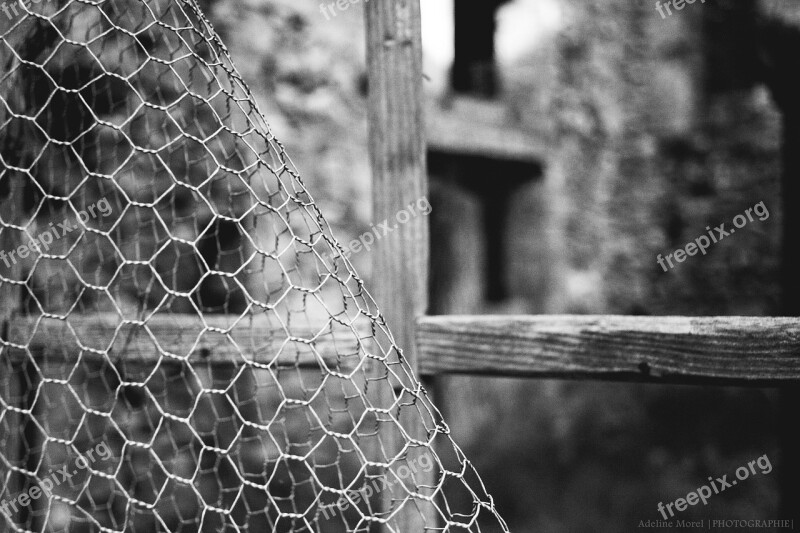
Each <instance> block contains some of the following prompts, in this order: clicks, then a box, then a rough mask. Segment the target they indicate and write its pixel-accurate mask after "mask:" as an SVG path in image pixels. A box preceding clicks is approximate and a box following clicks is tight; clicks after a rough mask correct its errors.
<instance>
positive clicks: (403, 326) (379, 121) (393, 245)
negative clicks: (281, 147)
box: [365, 0, 436, 532]
mask: <svg viewBox="0 0 800 533" xmlns="http://www.w3.org/2000/svg"><path fill="white" fill-rule="evenodd" d="M365 5H366V7H365V11H366V38H367V71H368V84H369V85H368V86H369V96H368V102H369V113H368V117H369V150H370V162H371V166H372V204H373V212H372V220H374V221H384V220H386V221H388V222H389V224H390V226H391V227H392V228H393V230H392V232H391V233H389V234H387V235H386V236H384V237H383V238H382V239H381V240H380V241H379V242H378V243H377V246H376V249H375V251H374V253H373V265H374V266H373V276H372V278H373V292H374V295H375V299H376V301H377V303H378V305H379V306H380V308H381V310H382V311H383V314H384V316H385V317H386V319H387V322H388V323H389V325H390V327H391V329H392V332H393V334H394V338H395V341H396V342H397V344H398V346H400V347H401V348H402V350H403V353H404V355H405V357H406V358H407V360H408V362H409V364H410V365H411V366H412V368H413V369H414V371H415V373H417V376H419V373H418V370H419V368H418V362H417V350H416V341H415V327H414V324H415V319H416V317H418V316H421V315H424V314H425V313H426V312H427V308H428V269H429V259H428V257H429V250H428V248H429V243H428V239H429V237H428V236H429V233H428V220H427V217H425V216H420V215H419V214H418V213H417V215H416V216H415V215H412V216H411V217H409V218H408V220H407V221H406V222H403V223H398V221H397V219H396V218H395V217H396V215H397V214H398V213H399V212H400V211H402V210H403V209H405V208H407V207H408V206H409V204H413V203H415V202H416V201H417V200H419V199H420V198H422V197H426V196H427V194H428V176H427V169H426V161H425V139H424V125H423V107H424V102H423V94H422V38H421V29H420V28H421V25H420V3H419V0H373V1H372V2H369V3H367V4H365ZM395 228H396V229H395ZM402 422H403V423H404V424H414V423H417V424H420V423H421V422H419V421H416V420H411V419H403V420H402ZM393 438H402V437H401V436H400V435H396V436H394V437H393ZM432 479H433V478H432ZM424 483H425V484H431V485H432V484H433V481H430V482H429V481H428V480H426V481H425V482H424ZM384 503H389V502H384ZM396 522H397V524H398V526H399V528H400V529H399V530H400V531H404V532H405V531H408V532H411V531H414V532H417V531H419V532H422V531H426V530H427V529H426V526H427V528H431V527H434V526H435V524H436V513H435V509H434V507H433V505H422V504H419V503H418V505H405V506H404V507H403V509H402V511H401V513H399V515H398V516H397V520H396Z"/></svg>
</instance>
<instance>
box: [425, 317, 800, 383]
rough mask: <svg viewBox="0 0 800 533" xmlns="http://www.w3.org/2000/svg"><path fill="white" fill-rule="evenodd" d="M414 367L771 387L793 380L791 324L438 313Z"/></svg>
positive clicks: (795, 362)
mask: <svg viewBox="0 0 800 533" xmlns="http://www.w3.org/2000/svg"><path fill="white" fill-rule="evenodd" d="M417 339H418V347H419V351H420V371H421V372H422V373H424V374H444V373H469V374H490V375H504V376H514V377H559V378H592V379H612V380H625V381H627V380H630V381H655V382H671V383H702V384H712V383H741V384H754V385H779V384H785V383H790V382H798V381H800V319H795V318H760V317H640V316H636V317H630V316H549V315H541V316H536V315H533V316H442V317H424V318H421V319H420V320H419V321H418V332H417Z"/></svg>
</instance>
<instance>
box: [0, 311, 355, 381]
mask: <svg viewBox="0 0 800 533" xmlns="http://www.w3.org/2000/svg"><path fill="white" fill-rule="evenodd" d="M203 323H205V325H206V326H207V327H205V326H204V325H203ZM323 326H325V325H324V324H320V325H319V327H306V328H298V327H293V328H292V336H291V337H290V336H289V335H288V334H287V332H286V331H285V330H284V329H283V328H280V327H276V326H275V325H274V324H270V323H268V322H267V321H266V319H265V318H263V319H262V318H261V317H259V318H253V319H252V320H250V319H243V320H241V321H239V322H237V323H236V324H233V323H232V319H231V318H230V317H225V316H221V315H206V316H204V317H203V320H202V321H201V320H200V317H198V316H196V315H188V314H187V315H154V316H152V317H150V318H148V319H147V320H146V322H145V323H135V324H134V323H122V321H121V319H120V317H119V316H118V315H116V314H113V313H107V314H97V315H71V316H70V317H69V319H68V321H64V320H56V319H40V318H39V317H30V316H22V317H16V318H14V319H12V320H11V321H9V322H8V323H7V326H6V328H5V334H4V337H3V340H5V341H6V342H9V343H12V344H13V345H19V346H27V347H28V350H29V351H31V353H33V354H34V355H37V356H46V357H47V360H48V361H50V362H55V361H58V360H70V359H77V357H78V355H79V354H80V355H81V357H82V358H84V359H86V360H92V359H94V360H98V361H99V360H105V357H106V355H104V354H105V353H106V352H107V354H108V357H109V358H110V359H111V360H116V359H119V358H123V359H124V360H125V361H128V362H137V363H144V364H148V363H150V364H154V363H156V362H158V361H159V359H161V358H164V357H166V358H167V359H169V358H170V357H173V358H186V357H187V356H188V361H190V362H203V363H206V364H223V363H231V364H242V363H244V362H245V361H247V362H253V363H258V364H262V365H273V366H292V367H295V366H299V367H310V368H319V363H320V362H324V363H325V365H326V366H327V368H328V369H330V370H333V371H338V372H345V371H349V370H352V369H353V368H354V367H355V366H356V365H357V364H358V362H359V360H360V359H361V356H360V355H359V341H357V340H356V339H355V338H354V336H353V335H352V333H350V331H349V328H347V327H345V326H340V325H337V326H335V329H334V331H333V333H331V330H330V327H329V326H328V327H323ZM337 332H338V334H337ZM358 336H359V338H361V339H368V338H369V337H370V336H371V332H368V331H364V332H359V334H358ZM6 353H8V354H10V355H11V357H12V359H16V360H24V359H26V358H27V355H26V353H27V352H26V351H25V350H24V349H21V348H18V347H17V348H15V347H9V348H7V349H6ZM166 354H169V355H166Z"/></svg>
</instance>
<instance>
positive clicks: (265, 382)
mask: <svg viewBox="0 0 800 533" xmlns="http://www.w3.org/2000/svg"><path fill="white" fill-rule="evenodd" d="M4 5H5V4H4ZM14 6H15V9H16V11H15V13H16V14H15V15H14V16H8V17H7V16H6V15H5V14H3V15H0V20H2V24H1V25H0V32H2V33H0V59H2V65H3V70H2V77H0V102H1V103H2V106H0V201H2V208H0V244H1V245H2V251H0V297H2V298H3V302H2V305H3V306H4V309H5V313H6V315H8V317H7V318H8V320H7V324H6V325H5V327H4V328H3V331H2V337H0V479H2V489H0V530H9V531H74V532H83V531H125V532H128V531H131V532H132V531H148V532H150V531H173V532H192V531H259V532H260V531H273V532H289V531H292V532H301V531H318V532H335V531H353V532H355V531H378V530H387V531H397V532H400V531H401V527H402V526H400V525H399V524H401V523H408V522H407V517H408V515H409V514H412V515H416V516H417V518H418V520H419V521H420V522H418V523H422V524H423V527H422V529H426V530H427V528H434V527H437V529H436V530H437V531H453V532H455V531H507V528H506V526H505V524H504V523H503V521H502V519H501V518H500V517H499V516H498V515H497V513H496V512H495V509H494V506H493V504H492V500H491V498H490V497H489V496H488V495H487V494H486V491H485V489H484V487H483V484H482V482H481V480H480V478H479V477H478V475H477V473H476V472H475V471H474V469H473V468H472V466H471V464H470V463H469V462H468V461H467V460H466V459H465V457H464V456H463V454H462V452H461V451H460V449H459V448H458V446H457V445H456V444H455V443H454V442H453V441H452V439H451V438H450V436H449V431H448V429H447V426H446V425H445V423H444V422H443V421H442V419H441V415H440V413H439V412H438V411H437V410H436V408H435V407H434V406H433V405H432V404H431V402H430V401H429V399H428V398H427V396H426V394H425V392H424V390H423V389H422V388H421V386H420V383H419V380H418V379H417V378H416V377H415V376H414V375H413V373H412V372H411V370H410V368H409V366H408V364H407V363H406V362H405V360H404V358H403V357H402V354H401V352H400V350H399V349H398V347H397V346H395V344H394V342H393V340H392V337H391V334H390V332H389V330H388V329H387V327H386V325H385V323H384V320H383V318H382V317H381V315H380V313H379V312H378V310H377V308H376V305H375V303H374V302H373V301H372V299H371V298H370V296H369V294H368V293H367V292H366V290H365V289H364V286H363V284H362V282H361V280H360V279H359V278H358V276H357V275H356V273H355V272H354V271H353V269H352V267H351V265H350V264H349V263H348V261H347V260H346V259H344V257H343V248H342V247H341V246H340V245H339V244H338V243H337V241H336V240H335V239H334V238H333V237H332V236H331V234H330V230H329V228H328V226H327V224H326V223H325V220H324V218H323V216H322V214H321V213H320V212H319V210H318V209H317V206H316V204H315V203H314V200H313V199H312V197H311V196H310V194H309V193H308V191H307V190H306V188H305V186H304V185H303V182H302V180H301V178H300V176H299V175H298V173H297V171H296V170H295V167H294V166H293V164H292V163H291V161H290V160H289V158H288V156H287V155H286V153H285V152H284V149H283V147H282V146H281V144H280V143H279V142H278V141H277V140H276V139H275V137H274V136H273V134H272V132H271V131H270V129H269V126H268V125H267V124H266V122H265V120H264V118H263V117H262V115H261V114H260V112H259V111H258V107H257V105H256V103H255V100H254V98H253V95H252V94H251V92H250V91H249V89H248V88H247V86H246V84H245V83H244V82H243V81H242V79H241V78H240V77H239V75H238V74H237V72H236V69H235V68H234V67H233V64H232V62H231V60H230V57H229V55H228V52H227V50H226V49H225V46H224V45H223V44H222V42H221V41H220V39H219V38H218V36H217V35H216V34H215V33H214V31H213V29H212V28H211V26H210V25H209V23H208V21H207V20H206V18H205V17H204V16H203V15H202V13H201V12H200V10H199V8H198V7H197V5H196V4H195V3H194V1H193V0H191V1H190V0H169V1H167V0H152V1H151V0H147V1H143V0H121V1H110V0H109V1H93V0H47V1H40V2H31V3H28V7H23V6H22V5H21V4H14ZM17 11H18V13H17ZM5 19H8V20H5ZM12 308H13V313H12V312H11V310H12ZM431 511H432V512H431ZM401 516H403V517H405V518H402V520H403V522H401ZM432 517H433V518H432ZM404 533H406V532H404Z"/></svg>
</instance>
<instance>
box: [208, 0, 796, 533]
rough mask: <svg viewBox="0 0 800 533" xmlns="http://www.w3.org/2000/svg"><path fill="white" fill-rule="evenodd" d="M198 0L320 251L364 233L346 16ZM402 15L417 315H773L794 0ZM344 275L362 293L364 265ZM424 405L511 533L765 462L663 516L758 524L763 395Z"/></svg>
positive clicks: (478, 390) (618, 389) (558, 528)
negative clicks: (419, 107)
mask: <svg viewBox="0 0 800 533" xmlns="http://www.w3.org/2000/svg"><path fill="white" fill-rule="evenodd" d="M208 8H209V11H208V12H209V14H210V16H211V18H212V20H213V23H214V25H215V27H216V29H217V30H218V31H219V32H220V33H221V34H222V37H223V40H224V41H225V42H226V43H227V45H228V46H229V48H230V49H231V52H232V54H233V56H234V57H235V58H236V59H237V63H238V67H239V68H240V69H241V70H242V73H243V76H244V77H245V79H247V81H248V82H249V83H250V85H251V87H252V89H253V90H254V91H255V92H256V94H257V95H258V97H259V99H260V101H261V103H262V105H263V110H264V112H265V114H266V115H267V117H268V120H269V121H270V124H271V126H272V128H273V130H274V131H275V133H276V135H277V136H278V138H279V139H281V140H282V141H283V142H284V143H285V144H286V146H287V151H288V152H289V153H290V154H292V157H293V159H294V161H295V162H296V163H297V164H298V166H299V168H300V171H301V173H302V175H303V176H304V179H305V180H306V182H307V183H308V186H309V189H310V190H311V191H312V193H313V194H314V197H315V200H316V201H317V202H318V203H319V204H320V208H321V210H322V212H323V213H324V214H325V216H326V217H327V218H328V220H329V221H330V223H331V224H332V225H333V227H334V233H335V234H336V236H337V237H338V238H339V239H340V240H341V241H342V242H347V241H349V240H351V239H353V238H355V237H357V236H358V235H359V234H360V233H362V232H364V231H367V230H368V229H369V224H370V223H375V222H377V221H374V220H372V219H371V214H370V186H369V183H370V176H369V170H368V159H367V151H366V117H365V102H366V101H365V91H366V90H367V87H366V82H365V78H366V76H365V66H364V44H363V41H364V39H363V13H362V5H361V4H357V5H352V6H350V7H349V8H348V10H346V11H340V10H339V9H330V10H329V11H328V14H327V15H326V14H324V13H323V12H322V10H321V8H320V4H319V3H317V2H316V1H314V0H309V1H306V0H303V1H299V0H286V1H264V0H249V1H243V0H237V1H226V0H217V1H213V2H209V3H208ZM422 9H423V19H422V24H423V40H424V42H423V44H424V64H425V66H424V71H425V80H424V86H425V88H426V93H427V106H428V114H427V123H428V129H427V137H428V144H429V152H428V163H429V171H430V179H431V191H430V200H431V203H432V206H433V212H432V213H431V215H430V220H431V225H432V238H431V251H432V263H433V264H432V281H431V291H430V294H431V313H432V314H460V313H465V314H466V313H470V314H480V313H607V314H629V315H669V314H678V315H774V314H780V313H781V312H782V311H781V303H780V296H781V294H780V284H779V273H780V259H781V257H780V253H781V245H780V239H781V219H782V208H781V201H780V183H781V182H780V176H781V168H782V167H781V155H780V154H781V145H782V135H783V134H782V131H783V130H782V121H784V120H787V114H791V109H787V106H786V105H785V103H782V102H780V96H779V95H780V92H781V91H783V90H786V89H787V88H788V87H790V86H791V84H792V83H794V82H792V81H791V78H792V77H793V76H794V75H795V74H794V73H795V72H796V66H797V65H796V60H795V61H792V60H791V59H790V58H791V57H792V56H795V57H797V52H798V49H797V43H798V36H800V8H799V7H798V4H797V3H796V2H792V1H788V0H787V1H780V0H778V1H750V0H735V1H722V0H719V1H713V0H708V1H706V2H705V3H700V2H695V3H694V4H691V5H690V4H686V5H685V7H684V8H683V9H682V10H680V11H676V10H674V9H673V10H672V14H671V15H670V16H667V17H662V16H661V15H660V14H659V12H658V11H657V9H656V8H655V3H654V2H650V1H643V2H634V1H631V0H607V1H603V2H596V1H569V0H510V1H502V0H492V1H484V2H480V3H474V2H465V1H463V0H462V1H461V2H459V1H457V0H455V1H453V0H423V1H422ZM334 13H335V15H334ZM782 76H783V78H782ZM776 94H777V95H778V98H777V99H776ZM794 120H796V118H795V119H794ZM759 201H763V202H764V203H765V205H766V206H767V208H768V209H769V212H770V215H771V216H770V218H769V219H768V220H767V221H764V222H758V223H752V224H749V225H748V226H747V228H746V230H744V231H740V232H738V233H737V234H736V235H735V237H734V238H730V239H728V240H725V241H724V242H721V243H719V244H717V245H715V246H714V247H713V248H712V249H710V250H709V253H708V255H706V256H697V257H694V258H691V259H690V260H688V261H686V262H685V263H683V264H680V265H678V267H677V268H675V269H674V270H671V271H670V272H668V273H665V272H664V271H663V270H662V269H661V267H659V266H658V264H657V263H656V260H655V258H656V255H657V254H659V253H669V252H671V251H673V250H674V249H676V248H678V247H679V246H682V245H683V244H684V243H686V242H688V241H690V240H693V239H694V238H696V237H697V236H699V235H701V234H703V233H704V228H705V227H706V226H709V225H711V226H716V225H718V224H720V223H722V222H728V221H729V220H730V219H731V218H732V217H733V216H734V215H736V214H738V213H740V212H742V211H744V210H745V209H746V208H748V207H750V206H752V205H754V204H755V203H757V202H759ZM728 225H730V223H728ZM351 261H353V262H354V264H355V265H356V268H357V270H358V271H359V272H360V273H361V274H362V275H363V276H364V277H365V278H366V281H367V286H368V287H369V282H370V262H371V257H370V254H369V253H368V252H362V253H359V254H354V255H353V256H352V257H351ZM435 401H436V402H437V404H438V405H439V406H440V407H441V408H443V409H444V411H445V412H444V415H445V419H446V420H447V421H448V423H449V425H450V427H451V428H452V430H453V431H454V434H455V439H456V441H457V442H459V443H460V444H461V445H462V446H463V447H464V448H465V452H466V454H467V456H468V457H470V458H472V459H473V460H475V461H476V463H477V466H478V470H479V472H480V473H481V475H482V476H483V478H484V480H485V481H486V483H487V486H488V489H489V492H490V493H491V494H493V495H494V497H495V499H496V502H497V505H498V507H499V509H500V511H501V513H502V514H503V516H504V517H505V519H506V520H507V521H508V523H509V526H510V527H511V529H512V530H513V531H516V532H520V533H528V532H533V531H548V532H567V531H570V532H574V531H630V530H633V529H634V528H635V526H636V525H637V524H638V522H639V520H646V519H658V518H660V515H659V514H658V513H657V511H656V504H657V503H658V502H660V501H665V502H666V501H672V500H674V499H675V498H678V497H680V496H684V495H685V494H686V493H687V492H689V491H691V490H693V489H694V488H696V487H697V486H699V484H701V483H703V482H704V481H705V480H706V479H707V477H708V476H716V475H718V476H721V475H722V474H725V473H729V472H733V471H734V470H735V468H736V467H737V466H739V465H741V464H743V463H745V462H746V461H749V460H751V459H753V458H755V457H757V456H760V455H763V454H765V453H766V454H768V455H769V457H770V458H771V459H773V464H774V465H775V471H774V472H773V473H772V474H770V475H764V476H759V477H757V478H753V479H751V480H749V481H748V482H747V483H742V484H739V486H737V487H736V488H735V490H730V491H726V492H724V493H723V494H720V495H718V496H715V497H714V498H713V500H711V501H710V502H709V504H708V506H706V507H703V506H697V507H691V508H689V510H687V511H686V512H684V513H681V518H686V519H699V518H715V517H724V518H731V519H734V518H750V519H752V518H757V517H765V518H766V517H770V518H773V517H774V518H778V517H779V503H778V502H779V497H778V472H779V471H780V469H781V456H780V452H779V447H778V440H777V439H778V436H777V427H778V413H779V401H778V396H777V394H776V393H775V392H774V391H770V390H759V389H742V388H734V387H690V386H661V385H635V384H620V383H614V384H611V383H609V384H605V383H594V382H592V383H589V382H564V381H555V380H515V379H497V378H488V377H451V378H444V379H440V380H439V382H437V397H436V399H435Z"/></svg>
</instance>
